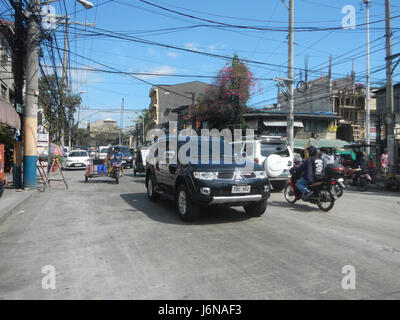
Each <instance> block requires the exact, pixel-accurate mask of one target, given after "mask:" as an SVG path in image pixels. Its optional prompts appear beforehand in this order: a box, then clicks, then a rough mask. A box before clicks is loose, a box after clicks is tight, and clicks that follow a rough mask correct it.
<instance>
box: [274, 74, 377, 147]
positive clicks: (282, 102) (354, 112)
mask: <svg viewBox="0 0 400 320" xmlns="http://www.w3.org/2000/svg"><path fill="white" fill-rule="evenodd" d="M354 77H355V76H354V74H353V75H350V76H347V77H344V78H340V79H331V77H330V76H326V77H321V78H319V79H316V80H312V81H309V82H307V83H306V84H305V85H304V86H303V87H302V88H301V89H299V90H295V94H294V108H295V112H300V113H304V112H309V113H316V112H320V113H325V114H334V115H338V116H339V119H338V120H335V122H334V123H333V124H332V125H330V126H328V127H330V129H331V132H334V133H336V137H335V138H338V139H343V140H346V141H356V142H361V141H365V135H366V132H365V116H366V110H365V105H366V104H365V89H364V87H363V85H362V84H359V83H355V81H354ZM278 108H280V110H286V111H287V110H288V97H287V94H284V93H279V95H278ZM376 121H377V115H376V100H375V97H374V95H373V94H371V99H370V128H372V129H371V131H370V139H371V140H375V138H376V134H375V129H374V128H375V123H376ZM324 126H325V124H324ZM320 130H321V129H320V128H319V127H318V125H317V126H316V128H315V130H314V129H311V131H315V133H317V132H318V131H320ZM331 136H332V137H333V136H334V134H332V135H331Z"/></svg>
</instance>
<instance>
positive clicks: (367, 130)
mask: <svg viewBox="0 0 400 320" xmlns="http://www.w3.org/2000/svg"><path fill="white" fill-rule="evenodd" d="M363 2H364V3H365V6H366V15H367V21H366V25H367V88H366V92H365V97H366V99H365V143H366V144H367V145H368V147H367V155H368V156H369V155H370V148H369V144H370V122H371V120H370V97H371V88H370V48H369V6H370V0H363Z"/></svg>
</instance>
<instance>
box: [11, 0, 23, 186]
mask: <svg viewBox="0 0 400 320" xmlns="http://www.w3.org/2000/svg"><path fill="white" fill-rule="evenodd" d="M10 4H11V5H12V7H13V8H14V10H15V18H14V24H15V38H14V39H15V40H14V57H15V58H14V64H13V69H14V83H15V106H14V107H15V108H17V105H18V104H19V105H23V104H24V93H23V89H24V65H25V62H24V59H25V50H24V49H25V44H24V39H25V30H24V26H23V13H22V3H21V0H15V1H14V0H10ZM21 117H22V116H21ZM21 120H22V121H21V124H22V128H21V134H22V132H23V119H21ZM13 158H14V161H13V163H14V164H13V183H14V188H16V189H22V187H23V183H22V141H21V140H19V141H14V157H13Z"/></svg>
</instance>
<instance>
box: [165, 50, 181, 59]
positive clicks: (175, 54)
mask: <svg viewBox="0 0 400 320" xmlns="http://www.w3.org/2000/svg"><path fill="white" fill-rule="evenodd" d="M167 56H168V57H171V58H176V57H178V56H179V54H178V53H176V52H174V51H167Z"/></svg>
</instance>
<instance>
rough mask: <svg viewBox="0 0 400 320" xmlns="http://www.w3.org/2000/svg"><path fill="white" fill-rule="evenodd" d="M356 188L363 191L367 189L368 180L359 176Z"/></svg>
mask: <svg viewBox="0 0 400 320" xmlns="http://www.w3.org/2000/svg"><path fill="white" fill-rule="evenodd" d="M357 189H358V190H359V191H363V192H364V191H367V190H368V181H367V179H366V178H360V179H359V180H358V184H357Z"/></svg>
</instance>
